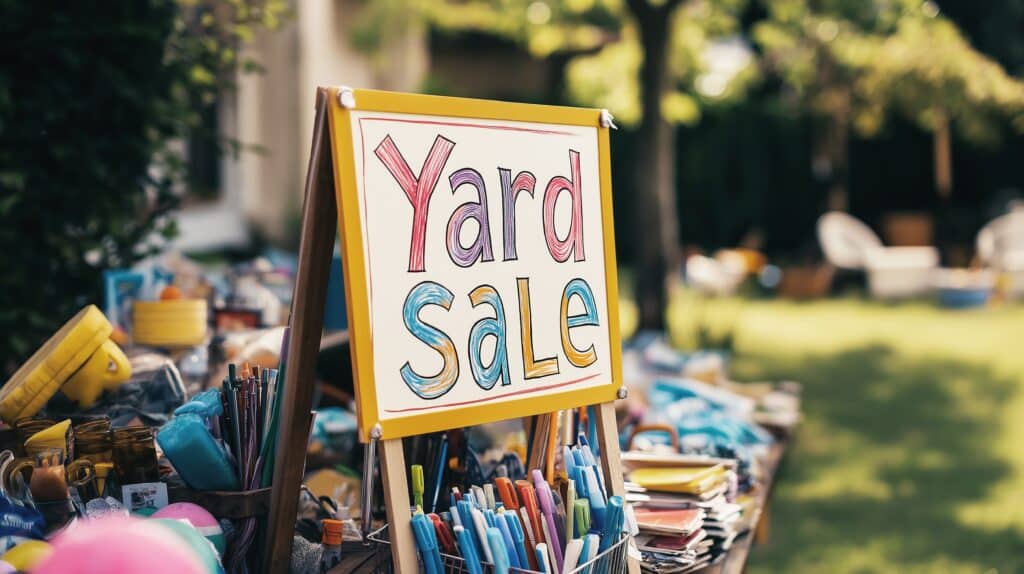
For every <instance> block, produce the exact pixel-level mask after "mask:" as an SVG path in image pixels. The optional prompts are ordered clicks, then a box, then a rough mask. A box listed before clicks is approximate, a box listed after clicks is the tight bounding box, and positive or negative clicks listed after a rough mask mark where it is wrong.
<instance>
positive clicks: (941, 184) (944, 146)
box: [933, 114, 953, 203]
mask: <svg viewBox="0 0 1024 574" xmlns="http://www.w3.org/2000/svg"><path fill="white" fill-rule="evenodd" d="M933 153H934V160H935V190H936V191H937V192H938V194H939V199H940V201H941V202H943V203H947V202H949V201H950V200H951V199H952V198H953V138H952V137H951V136H950V133H949V118H948V117H947V116H946V115H945V114H942V116H941V118H940V119H939V121H938V123H937V124H936V126H935V136H934V147H933Z"/></svg>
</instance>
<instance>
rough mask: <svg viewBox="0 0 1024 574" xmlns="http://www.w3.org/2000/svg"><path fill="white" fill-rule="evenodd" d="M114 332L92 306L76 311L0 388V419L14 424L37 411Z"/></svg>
mask: <svg viewBox="0 0 1024 574" xmlns="http://www.w3.org/2000/svg"><path fill="white" fill-rule="evenodd" d="M113 331H114V328H113V327H112V326H111V325H110V322H108V321H107V318H106V317H104V316H103V313H102V312H100V310H99V309H97V308H96V306H95V305H89V306H88V307H86V308H84V309H82V310H81V311H79V312H78V314H77V315H75V316H74V317H72V318H71V320H70V321H68V322H67V323H65V324H64V326H63V327H61V328H60V330H59V331H57V333H55V334H54V335H53V336H52V337H50V340H48V341H47V342H46V344H44V345H43V346H42V347H40V348H39V350H38V351H36V352H35V354H34V355H32V357H31V358H30V359H29V360H28V361H27V362H26V363H25V364H24V365H22V366H21V368H20V369H18V370H17V372H15V373H14V376H12V377H11V378H10V379H9V380H8V381H7V383H6V384H5V385H4V386H3V388H2V389H0V418H3V419H4V420H5V421H7V422H8V423H13V422H14V421H16V420H18V419H20V418H24V417H31V416H33V415H35V414H36V413H37V412H39V409H41V408H43V405H45V404H46V401H48V400H50V397H52V396H53V395H54V394H55V393H56V392H57V390H58V389H59V388H60V386H61V385H62V384H64V382H65V381H67V380H68V379H69V378H70V377H71V375H72V374H74V373H75V371H77V370H78V369H79V368H81V367H82V365H84V364H85V363H86V361H88V360H89V357H91V356H92V355H93V353H95V352H96V351H97V349H99V348H100V347H101V346H102V345H103V342H104V341H106V340H108V339H109V338H110V334H111V333H112V332H113Z"/></svg>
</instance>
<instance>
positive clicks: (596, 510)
mask: <svg viewBox="0 0 1024 574" xmlns="http://www.w3.org/2000/svg"><path fill="white" fill-rule="evenodd" d="M580 470H581V471H582V473H583V479H584V482H586V484H587V500H589V501H590V520H591V524H592V527H593V528H596V529H601V528H602V527H603V526H604V514H605V507H606V506H607V504H606V503H605V500H604V495H602V494H601V487H600V486H598V484H597V477H596V476H595V475H594V469H593V468H591V467H583V468H582V469H580Z"/></svg>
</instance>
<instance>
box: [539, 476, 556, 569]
mask: <svg viewBox="0 0 1024 574" xmlns="http://www.w3.org/2000/svg"><path fill="white" fill-rule="evenodd" d="M533 484H534V486H535V487H536V488H537V502H538V503H540V507H541V513H542V514H543V515H544V527H545V528H546V530H547V543H548V547H549V548H551V551H552V553H553V557H554V560H552V563H551V565H552V567H554V568H555V570H556V571H558V570H559V569H560V568H561V565H562V541H561V540H559V539H558V526H557V524H556V521H557V519H556V516H555V500H554V498H553V497H552V494H551V487H550V486H548V483H547V482H545V481H544V475H543V474H541V472H540V471H539V470H536V469H535V470H534V471H533Z"/></svg>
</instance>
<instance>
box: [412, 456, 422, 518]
mask: <svg viewBox="0 0 1024 574" xmlns="http://www.w3.org/2000/svg"><path fill="white" fill-rule="evenodd" d="M423 490H424V486H423V465H420V464H414V465H412V501H413V504H415V505H416V511H417V512H423Z"/></svg>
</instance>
